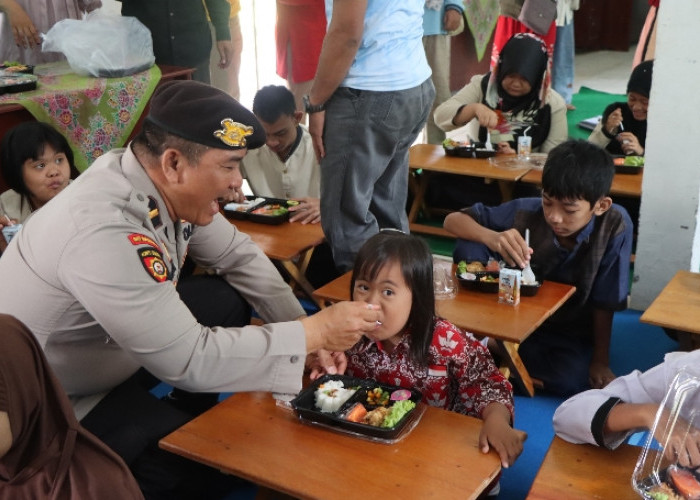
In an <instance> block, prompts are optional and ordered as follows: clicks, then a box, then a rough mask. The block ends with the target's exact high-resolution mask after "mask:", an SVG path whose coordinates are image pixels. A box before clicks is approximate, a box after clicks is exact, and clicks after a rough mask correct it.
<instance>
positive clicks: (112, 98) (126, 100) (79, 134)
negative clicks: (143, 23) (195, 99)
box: [0, 62, 161, 172]
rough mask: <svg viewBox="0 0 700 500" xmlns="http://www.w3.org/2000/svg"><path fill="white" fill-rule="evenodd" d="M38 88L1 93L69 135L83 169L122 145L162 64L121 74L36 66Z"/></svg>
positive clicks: (63, 64)
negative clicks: (108, 75) (82, 73)
mask: <svg viewBox="0 0 700 500" xmlns="http://www.w3.org/2000/svg"><path fill="white" fill-rule="evenodd" d="M34 74H36V75H37V77H38V78H39V82H38V86H37V89H36V90H33V91H30V92H19V93H16V94H5V95H0V104H19V105H21V106H23V107H24V108H26V109H27V111H29V112H30V113H31V114H32V115H33V116H34V118H36V119H37V120H38V121H42V122H47V123H50V124H51V125H53V126H54V127H56V129H57V130H59V131H60V132H61V133H62V134H63V135H64V136H65V137H66V139H68V142H69V144H70V145H71V148H72V149H73V154H74V156H75V166H76V167H77V168H78V170H80V171H81V172H82V171H83V170H85V169H86V168H87V167H88V166H90V165H91V164H92V162H93V161H95V159H96V158H98V157H99V156H100V155H102V154H103V153H106V152H107V151H109V150H110V149H113V148H119V147H122V146H124V144H125V143H126V140H127V138H128V137H129V135H130V134H131V132H132V130H133V128H134V126H135V125H136V123H137V122H138V119H139V117H140V116H141V113H142V112H143V110H144V107H145V106H146V103H148V100H149V99H150V97H151V94H153V91H154V90H155V88H156V85H157V84H158V81H159V80H160V77H161V72H160V69H159V68H158V66H155V65H154V66H152V67H151V68H150V69H148V70H146V71H143V72H141V73H136V74H133V75H129V76H125V77H121V78H94V77H90V76H79V75H77V74H75V73H73V72H72V70H71V69H70V66H69V65H68V63H67V62H59V63H49V64H42V65H38V66H37V67H36V68H35V70H34Z"/></svg>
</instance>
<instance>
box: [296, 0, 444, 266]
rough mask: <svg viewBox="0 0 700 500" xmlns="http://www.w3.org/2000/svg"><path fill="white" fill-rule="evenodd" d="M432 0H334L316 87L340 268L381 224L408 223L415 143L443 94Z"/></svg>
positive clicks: (327, 229) (318, 132)
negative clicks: (432, 50) (435, 75)
mask: <svg viewBox="0 0 700 500" xmlns="http://www.w3.org/2000/svg"><path fill="white" fill-rule="evenodd" d="M424 4H425V2H424V0H335V1H333V0H326V14H327V16H328V17H329V19H330V24H329V26H328V31H327V33H326V38H325V40H324V43H323V49H322V50H321V57H320V60H319V64H318V69H317V71H316V77H315V79H314V85H313V87H312V89H311V92H310V93H309V95H307V96H305V97H304V101H305V111H306V112H307V113H309V131H310V132H311V136H312V138H313V141H314V149H315V151H316V154H317V155H318V157H319V161H320V163H321V224H322V226H323V231H324V233H325V235H326V238H327V239H328V241H329V243H330V245H331V248H332V250H333V258H334V260H335V263H336V266H337V267H338V270H339V271H347V270H349V269H350V268H351V267H352V265H353V260H354V258H355V254H356V253H357V251H358V250H359V248H360V247H361V246H362V244H363V243H364V242H365V241H366V240H367V239H368V238H369V237H370V236H372V235H373V234H376V233H377V232H378V231H379V229H381V228H388V227H390V228H395V229H401V230H403V231H406V232H407V231H408V218H407V215H406V198H407V194H408V148H409V147H410V146H411V145H412V144H413V142H414V141H415V139H416V137H417V136H418V134H419V132H420V131H421V129H422V128H423V126H424V125H425V122H426V120H427V118H428V114H429V113H430V107H431V105H432V103H433V99H434V97H435V88H434V87H433V84H432V82H431V80H430V74H431V72H430V66H428V63H427V61H426V58H425V51H424V49H423V44H422V38H423V7H424Z"/></svg>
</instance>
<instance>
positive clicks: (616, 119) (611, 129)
mask: <svg viewBox="0 0 700 500" xmlns="http://www.w3.org/2000/svg"><path fill="white" fill-rule="evenodd" d="M621 123H622V109H620V108H617V109H616V110H615V111H613V112H612V113H610V114H609V115H608V118H607V119H606V120H605V123H604V124H603V126H604V127H605V130H607V132H608V133H609V134H610V135H615V134H616V133H617V129H618V128H619V127H620V124H621Z"/></svg>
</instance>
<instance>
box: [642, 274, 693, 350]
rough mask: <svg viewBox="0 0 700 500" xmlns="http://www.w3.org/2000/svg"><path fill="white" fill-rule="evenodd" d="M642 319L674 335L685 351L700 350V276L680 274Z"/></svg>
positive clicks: (656, 299) (655, 300) (676, 275)
mask: <svg viewBox="0 0 700 500" xmlns="http://www.w3.org/2000/svg"><path fill="white" fill-rule="evenodd" d="M639 320H640V321H643V322H644V323H649V324H651V325H656V326H660V327H662V328H665V329H669V330H671V331H673V332H675V333H676V334H677V335H678V341H679V342H680V348H681V349H682V350H685V351H689V350H692V349H694V348H697V347H700V337H697V335H700V274H698V273H691V272H690V271H678V272H677V273H676V274H675V276H673V278H671V281H669V282H668V283H667V284H666V286H665V287H664V289H663V290H661V293H660V294H659V296H658V297H656V298H655V299H654V302H652V303H651V305H650V306H649V307H648V308H647V310H646V311H644V313H643V314H642V316H641V318H639Z"/></svg>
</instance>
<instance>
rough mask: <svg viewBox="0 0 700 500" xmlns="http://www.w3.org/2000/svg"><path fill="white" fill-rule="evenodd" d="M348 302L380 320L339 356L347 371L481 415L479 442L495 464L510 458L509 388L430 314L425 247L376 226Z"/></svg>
mask: <svg viewBox="0 0 700 500" xmlns="http://www.w3.org/2000/svg"><path fill="white" fill-rule="evenodd" d="M350 287H351V288H350V290H351V295H352V299H353V300H364V301H365V302H368V303H371V304H379V305H380V306H381V308H382V312H383V314H384V322H383V323H382V324H381V325H379V326H378V328H377V329H376V330H374V331H373V332H372V333H371V334H366V336H365V337H364V338H362V340H360V342H358V343H357V344H356V345H355V346H353V347H352V348H351V349H350V350H349V351H348V352H347V353H346V354H347V356H348V367H347V374H349V375H351V376H354V377H359V378H369V379H373V380H376V381H377V382H380V383H385V384H391V385H399V386H403V387H415V388H416V389H419V390H420V391H421V392H422V393H423V401H424V402H426V403H427V404H429V405H431V406H436V407H438V408H444V409H446V410H452V411H455V412H458V413H463V414H465V415H471V416H474V417H477V418H480V419H482V420H483V421H484V426H483V427H482V430H481V434H480V435H479V447H480V448H481V450H482V451H483V452H484V453H488V451H489V449H490V448H491V447H493V449H494V450H495V451H496V452H497V453H498V455H499V456H500V459H501V463H502V465H503V467H504V468H505V467H508V466H509V465H511V464H512V463H513V462H515V459H516V458H518V456H519V455H520V453H521V452H522V449H523V442H524V441H525V439H526V438H527V434H525V432H523V431H519V430H516V429H513V428H512V427H511V424H512V422H513V390H512V387H511V385H510V383H509V382H508V381H507V380H506V379H505V377H503V375H502V374H501V372H500V371H499V370H498V368H497V367H496V365H495V363H494V362H493V359H492V358H491V354H490V353H489V352H488V350H487V349H486V348H485V347H484V346H483V345H482V344H481V343H479V341H477V340H476V339H475V338H474V337H473V336H472V335H471V334H470V333H466V332H464V331H462V330H461V329H459V328H457V327H456V326H455V325H453V324H451V323H450V322H448V321H446V320H444V319H441V318H438V317H436V316H435V294H434V292H433V259H432V255H431V254H430V249H429V248H428V245H427V244H426V243H425V242H424V241H423V240H421V239H420V238H418V237H415V236H411V235H407V234H403V233H402V232H400V231H391V232H386V231H383V232H380V233H379V234H377V235H375V236H373V237H372V238H370V239H369V240H367V242H366V243H365V244H364V246H363V247H362V248H361V249H360V251H359V253H358V254H357V257H356V259H355V267H354V269H353V273H352V281H351V284H350Z"/></svg>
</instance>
